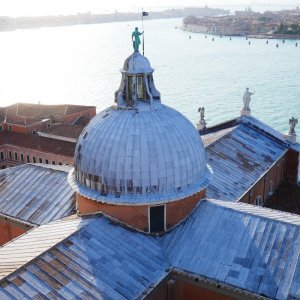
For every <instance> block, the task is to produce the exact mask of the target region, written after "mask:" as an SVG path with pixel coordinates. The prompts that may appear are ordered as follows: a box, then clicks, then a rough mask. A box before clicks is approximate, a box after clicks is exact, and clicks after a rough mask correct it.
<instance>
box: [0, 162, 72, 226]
mask: <svg viewBox="0 0 300 300" xmlns="http://www.w3.org/2000/svg"><path fill="white" fill-rule="evenodd" d="M68 170H70V168H66V167H58V166H57V167H55V166H53V167H49V166H45V165H31V164H27V165H22V166H18V167H14V168H9V169H6V170H2V171H0V213H3V214H5V215H9V216H11V217H14V218H17V219H19V220H24V221H26V222H29V223H32V224H38V225H40V224H45V223H48V222H50V221H52V220H56V219H60V218H62V217H65V216H68V215H70V214H73V213H75V193H74V191H73V190H72V189H71V187H70V186H69V184H68V181H67V176H68V173H67V171H68Z"/></svg>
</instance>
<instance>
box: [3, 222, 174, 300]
mask: <svg viewBox="0 0 300 300" xmlns="http://www.w3.org/2000/svg"><path fill="white" fill-rule="evenodd" d="M80 219H81V218H80ZM80 219H78V218H77V219H76V218H75V219H74V218H73V219H69V218H68V219H66V220H64V221H58V222H55V224H51V225H50V224H47V225H42V226H41V227H39V228H38V229H34V230H32V231H31V232H29V233H28V234H27V235H26V236H22V237H21V238H20V239H18V240H16V241H15V242H13V243H11V244H10V245H7V246H5V247H3V248H2V249H0V269H2V266H3V265H4V266H7V265H13V264H14V262H17V267H18V270H17V271H16V272H15V273H12V274H11V275H8V276H6V277H5V278H4V279H2V280H1V281H0V299H1V300H6V299H12V298H13V299H28V298H30V299H45V298H47V299H111V300H112V299H120V300H121V299H137V298H139V297H141V296H142V295H143V294H146V293H147V291H148V290H149V289H151V288H153V286H155V285H156V284H158V283H159V282H160V281H161V280H163V278H164V277H165V276H166V275H167V270H168V268H169V265H168V264H167V263H166V262H165V258H164V256H163V253H162V250H161V247H160V245H159V243H158V241H157V240H156V239H155V238H154V237H149V236H146V235H142V234H140V233H136V232H133V231H131V230H126V229H125V228H123V227H121V226H118V225H114V224H112V223H111V221H109V220H108V219H106V218H104V217H94V218H92V217H91V218H84V219H82V221H81V222H79V220H80ZM82 222H84V227H82V225H83V224H82ZM76 226H78V228H77V229H76ZM81 227H82V228H81ZM80 228H81V229H80ZM55 231H57V235H58V236H59V237H63V236H65V234H69V237H68V238H66V239H65V240H63V241H61V242H60V243H58V244H57V245H55V246H52V247H51V248H50V246H51V239H52V240H53V241H56V242H57V237H56V236H55V235H54V232H55ZM43 235H44V236H43ZM38 236H39V237H40V244H41V245H39V246H37V247H38V249H44V248H43V246H44V244H47V245H48V250H47V251H45V252H44V253H43V254H41V255H39V256H38V257H37V258H35V259H34V260H32V261H31V262H29V263H27V264H25V265H23V266H22V267H19V263H18V260H19V252H18V249H19V248H20V247H21V248H24V249H25V250H26V252H27V255H28V257H30V256H31V254H32V253H33V254H36V253H37V250H36V249H34V248H33V247H31V246H32V245H31V244H32V240H35V239H36V237H38ZM49 236H50V237H49ZM21 239H22V241H20V240H21ZM13 245H15V247H13ZM8 250H10V251H11V255H10V256H9V255H7V252H8ZM4 258H6V259H7V260H5V259H4Z"/></svg>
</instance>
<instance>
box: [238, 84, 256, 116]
mask: <svg viewBox="0 0 300 300" xmlns="http://www.w3.org/2000/svg"><path fill="white" fill-rule="evenodd" d="M254 94H255V92H250V91H249V88H246V90H245V93H244V96H243V103H244V106H243V108H242V110H241V115H242V116H250V114H251V109H250V106H249V104H250V101H251V96H252V95H254Z"/></svg>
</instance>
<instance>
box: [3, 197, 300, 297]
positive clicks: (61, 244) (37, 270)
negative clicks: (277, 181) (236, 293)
mask: <svg viewBox="0 0 300 300" xmlns="http://www.w3.org/2000/svg"><path fill="white" fill-rule="evenodd" d="M299 240H300V217H299V216H295V215H291V214H287V213H283V212H278V211H275V210H270V209H265V208H261V207H257V206H252V205H248V204H244V203H231V202H224V201H220V200H203V201H202V202H201V203H200V205H199V206H198V207H197V208H196V210H195V211H194V212H193V213H192V214H191V216H190V217H189V218H188V219H187V220H186V221H185V222H183V223H182V224H181V225H179V226H178V227H176V228H175V229H173V230H172V231H170V232H169V233H166V234H165V235H163V236H161V237H152V236H149V235H145V234H142V233H138V232H136V231H133V230H130V229H126V228H124V227H122V226H120V225H118V224H117V223H115V222H113V221H111V220H109V219H108V218H106V217H102V216H101V215H97V216H96V215H95V216H91V217H83V218H79V217H71V218H70V217H69V218H66V219H64V220H59V221H56V222H53V223H51V224H47V225H42V226H40V227H39V228H37V229H33V230H31V231H30V232H29V233H28V234H25V235H23V236H21V237H20V238H18V239H16V240H14V241H13V242H11V243H8V244H6V245H5V246H4V247H2V248H0V270H3V271H2V279H1V281H0V297H1V299H10V298H9V297H15V298H22V297H26V296H27V297H29V298H34V297H48V298H53V297H58V298H63V299H68V298H72V297H73V298H74V297H75V296H77V297H82V298H87V299H99V298H105V299H134V298H138V297H142V296H143V295H144V296H145V295H146V294H147V293H148V292H149V291H150V290H151V289H152V288H154V287H155V286H156V285H157V284H158V283H159V282H161V280H163V279H164V278H165V277H166V276H167V274H168V273H169V272H171V270H172V268H174V269H176V270H181V271H183V272H185V273H187V274H193V275H198V276H202V277H205V278H210V279H213V280H215V281H218V282H220V283H222V284H225V285H227V286H231V287H236V288H239V289H243V290H247V291H249V292H252V293H254V294H258V295H264V296H266V297H270V298H276V299H287V298H293V297H295V299H298V298H299V297H300V289H299V286H300V263H299V255H300V244H299ZM22 249H24V252H25V255H24V253H23V254H22V252H21V251H22ZM9 253H11V255H9Z"/></svg>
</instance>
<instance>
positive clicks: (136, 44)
mask: <svg viewBox="0 0 300 300" xmlns="http://www.w3.org/2000/svg"><path fill="white" fill-rule="evenodd" d="M143 33H144V32H139V28H138V27H135V30H134V32H133V33H132V35H131V39H132V43H133V49H134V52H139V46H140V44H141V40H140V35H142V34H143Z"/></svg>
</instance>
